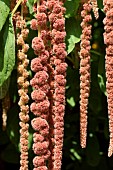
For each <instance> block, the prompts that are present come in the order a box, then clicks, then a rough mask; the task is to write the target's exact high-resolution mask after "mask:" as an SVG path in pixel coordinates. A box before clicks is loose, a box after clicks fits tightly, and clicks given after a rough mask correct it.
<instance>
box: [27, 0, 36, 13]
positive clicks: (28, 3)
mask: <svg viewBox="0 0 113 170" xmlns="http://www.w3.org/2000/svg"><path fill="white" fill-rule="evenodd" d="M34 3H35V2H34V0H28V1H27V6H28V8H29V12H30V14H32V13H33V4H34Z"/></svg>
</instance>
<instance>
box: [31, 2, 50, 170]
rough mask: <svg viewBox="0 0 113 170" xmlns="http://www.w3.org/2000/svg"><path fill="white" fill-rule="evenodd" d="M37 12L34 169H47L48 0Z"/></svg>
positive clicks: (34, 21)
mask: <svg viewBox="0 0 113 170" xmlns="http://www.w3.org/2000/svg"><path fill="white" fill-rule="evenodd" d="M34 9H35V12H36V11H37V14H36V15H35V19H33V20H32V21H31V28H32V29H33V30H38V37H35V38H34V39H33V40H32V48H33V49H34V53H35V54H36V55H37V57H36V58H34V59H32V61H31V70H32V71H33V72H35V75H34V78H33V79H32V80H31V82H30V83H31V86H32V87H33V92H32V93H31V97H32V99H33V100H34V102H33V103H32V104H31V107H30V108H31V111H32V112H33V114H34V115H35V116H36V117H35V118H34V119H33V120H32V121H31V124H32V127H33V129H34V130H35V131H36V132H34V134H33V142H34V143H33V151H34V153H35V155H36V156H35V157H34V159H33V165H34V170H47V169H48V167H47V160H48V159H49V156H50V151H49V124H48V116H49V106H50V102H49V99H48V93H49V89H50V86H49V74H48V59H49V52H48V50H47V47H46V43H47V39H46V36H47V27H46V25H47V15H46V13H47V8H46V1H44V0H42V1H40V2H38V4H37V10H36V7H35V8H34Z"/></svg>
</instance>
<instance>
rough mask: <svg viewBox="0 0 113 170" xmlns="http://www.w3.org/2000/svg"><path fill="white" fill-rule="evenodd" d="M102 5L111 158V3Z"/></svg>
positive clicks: (112, 134)
mask: <svg viewBox="0 0 113 170" xmlns="http://www.w3.org/2000/svg"><path fill="white" fill-rule="evenodd" d="M103 5H104V11H105V14H106V17H105V18H104V20H103V23H104V29H105V33H104V43H105V44H106V57H105V59H106V61H105V67H106V78H107V82H106V91H107V102H108V116H109V131H110V142H109V149H108V156H111V155H112V154H113V59H112V58H113V1H112V0H104V1H103Z"/></svg>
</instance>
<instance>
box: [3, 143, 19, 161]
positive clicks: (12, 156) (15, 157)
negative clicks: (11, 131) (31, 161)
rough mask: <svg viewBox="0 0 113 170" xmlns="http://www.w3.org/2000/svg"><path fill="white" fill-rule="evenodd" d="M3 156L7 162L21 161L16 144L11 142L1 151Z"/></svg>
mask: <svg viewBox="0 0 113 170" xmlns="http://www.w3.org/2000/svg"><path fill="white" fill-rule="evenodd" d="M1 158H2V159H3V160H4V161H5V162H9V163H19V160H20V157H19V153H18V152H17V150H16V148H15V146H14V145H13V144H9V145H8V146H7V147H6V148H5V149H4V150H3V151H2V153H1Z"/></svg>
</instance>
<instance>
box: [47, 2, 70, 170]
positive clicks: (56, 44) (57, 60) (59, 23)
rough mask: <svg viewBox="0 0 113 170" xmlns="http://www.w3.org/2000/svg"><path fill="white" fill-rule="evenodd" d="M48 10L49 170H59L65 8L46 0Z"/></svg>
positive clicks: (58, 3)
mask: <svg viewBox="0 0 113 170" xmlns="http://www.w3.org/2000/svg"><path fill="white" fill-rule="evenodd" d="M47 4H48V8H49V10H50V15H49V21H50V23H51V28H52V41H51V44H52V46H53V51H52V53H53V56H54V61H53V65H54V67H55V71H54V110H53V113H54V119H53V121H54V131H53V132H54V148H53V167H51V169H54V170H60V169H61V161H62V147H63V134H64V112H65V85H66V79H65V76H66V68H67V64H66V63H65V57H66V55H67V53H66V51H65V36H66V32H65V19H64V16H63V14H64V12H65V8H64V7H63V3H62V2H59V1H57V0H56V1H52V0H48V2H47Z"/></svg>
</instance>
